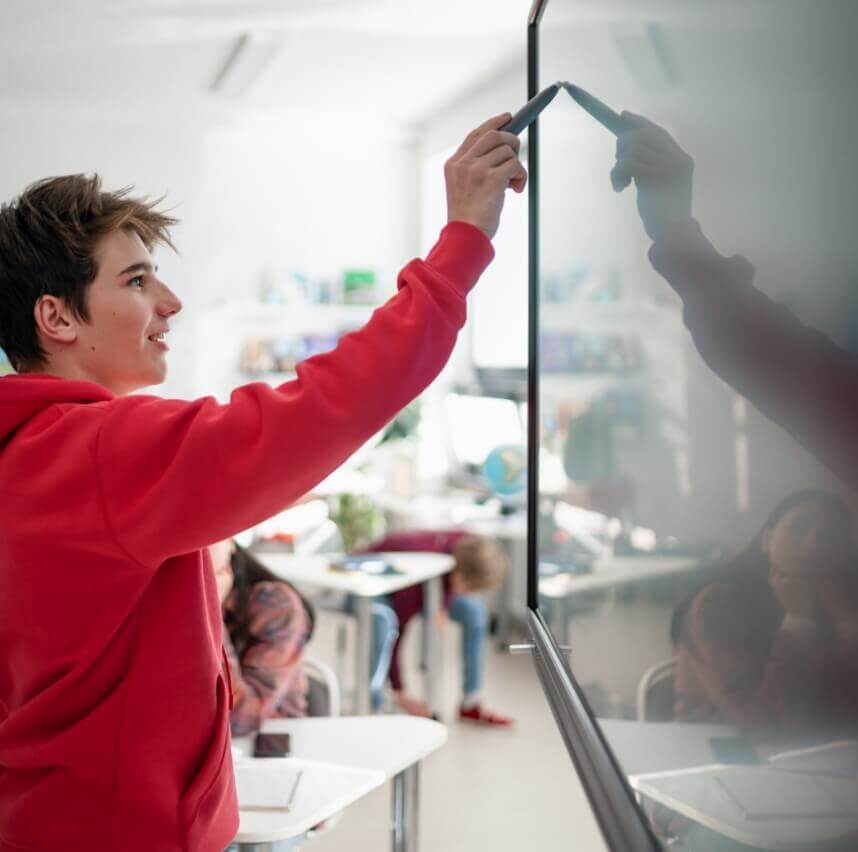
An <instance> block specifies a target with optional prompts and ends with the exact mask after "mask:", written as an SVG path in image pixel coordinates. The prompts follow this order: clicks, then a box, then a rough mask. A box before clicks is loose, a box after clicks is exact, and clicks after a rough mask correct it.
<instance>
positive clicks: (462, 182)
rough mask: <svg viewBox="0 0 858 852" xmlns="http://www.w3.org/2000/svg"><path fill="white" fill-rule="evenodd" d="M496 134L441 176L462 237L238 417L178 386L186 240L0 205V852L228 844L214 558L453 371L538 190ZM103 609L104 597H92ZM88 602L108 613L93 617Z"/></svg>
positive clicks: (162, 225) (231, 817)
mask: <svg viewBox="0 0 858 852" xmlns="http://www.w3.org/2000/svg"><path fill="white" fill-rule="evenodd" d="M508 119H509V115H508V114H506V115H501V116H497V117H495V118H493V119H490V120H489V121H487V122H485V123H484V124H483V125H481V126H480V127H479V128H477V129H476V130H475V131H473V132H472V133H471V134H470V135H469V136H468V137H467V138H466V139H465V141H464V142H463V144H462V146H461V147H460V148H459V150H458V151H457V152H456V153H455V154H454V155H453V157H452V158H451V159H450V160H449V161H448V163H447V164H446V166H445V179H446V185H447V203H448V219H449V222H448V225H447V226H446V228H445V229H444V231H443V232H442V234H441V237H440V239H439V241H438V243H437V244H436V246H435V247H434V248H433V249H432V251H431V252H430V253H429V255H428V257H427V258H426V260H425V261H419V260H415V261H412V262H411V263H409V264H408V265H407V266H406V267H405V269H403V271H402V273H401V274H400V278H399V292H398V293H397V295H396V296H394V297H393V298H392V299H391V300H390V301H389V302H388V303H387V304H386V305H384V306H383V307H381V308H379V309H378V310H377V311H376V312H375V313H374V314H373V316H372V318H371V319H370V321H369V322H368V323H367V325H366V326H365V327H364V328H363V329H361V330H360V331H358V332H356V333H354V334H350V335H347V336H346V337H344V338H343V340H342V341H341V342H340V344H339V346H338V347H337V348H336V349H335V350H334V351H333V352H330V353H328V354H325V355H322V356H318V357H316V358H312V359H309V360H308V361H306V362H304V363H303V364H302V365H300V366H299V368H298V371H297V372H298V377H297V378H296V379H295V380H294V381H292V382H289V383H287V384H284V385H282V386H280V387H279V388H276V389H275V388H270V387H268V386H267V385H264V384H261V383H257V384H251V385H247V386H244V387H240V388H238V389H236V390H235V391H234V392H233V394H232V397H231V400H230V403H229V404H228V405H220V404H218V403H217V402H216V401H215V400H214V399H212V398H205V399H199V400H195V401H190V402H189V401H185V400H168V399H161V398H158V397H154V396H146V395H134V396H128V394H130V393H131V392H132V391H134V390H138V389H140V388H143V387H147V386H150V385H153V384H158V383H159V382H162V381H163V380H164V377H165V375H166V371H167V366H166V359H165V354H166V351H167V349H168V347H167V344H166V342H165V340H164V336H165V335H166V334H167V332H168V331H169V321H170V319H171V318H172V317H174V316H175V315H176V314H177V313H179V311H180V310H181V307H182V305H181V302H180V301H179V299H178V298H177V297H176V296H175V294H174V293H173V292H172V291H171V290H170V289H169V287H168V286H167V285H166V284H165V283H164V282H163V281H161V280H160V279H159V278H158V276H157V267H155V266H154V264H153V261H152V256H151V254H150V252H151V251H152V250H153V249H154V247H155V245H156V244H158V243H164V242H166V243H168V244H169V227H170V226H171V225H172V224H173V220H171V219H169V218H168V217H166V216H164V215H163V214H161V213H159V212H157V211H156V210H154V209H153V205H152V204H149V203H145V202H143V201H139V200H136V199H134V198H132V197H130V196H129V195H128V194H127V192H126V191H122V192H117V193H109V192H104V191H102V190H101V187H100V183H99V180H98V178H97V177H92V178H87V177H84V176H80V175H77V176H70V177H63V178H54V179H50V180H45V181H41V182H40V183H37V184H34V185H33V186H31V187H29V188H28V189H27V190H26V191H25V192H24V194H23V195H22V196H21V197H20V198H18V199H17V200H16V201H14V202H12V203H10V204H7V205H5V206H4V207H2V208H0V347H2V348H3V349H4V350H5V352H6V354H7V356H8V358H9V360H10V362H11V363H12V365H13V367H14V368H15V370H16V372H17V373H18V375H12V376H6V377H4V378H3V379H0V494H2V500H0V587H2V589H3V593H2V595H0V647H2V648H3V653H2V655H0V852H13V850H20V849H22V848H23V849H62V850H64V851H65V852H75V851H76V850H84V849H86V850H105V852H106V851H107V850H112V851H114V850H117V849H122V850H123V852H152V850H158V852H171V850H177V852H178V850H183V852H192V851H193V852H197V851H198V852H211V850H218V849H223V848H225V847H226V846H227V845H228V844H229V842H230V841H231V839H232V838H233V836H234V834H235V832H236V829H237V827H238V808H237V803H236V796H235V787H234V781H233V771H232V761H231V755H230V739H229V712H230V707H231V704H232V699H231V688H230V683H229V667H228V665H227V663H226V660H225V655H224V653H223V646H222V643H221V636H222V633H221V610H220V602H219V600H218V593H217V588H216V584H215V579H214V576H213V573H212V569H211V560H210V558H209V556H208V553H207V551H206V550H205V548H207V546H208V545H210V544H211V543H213V542H216V541H220V540H223V539H225V538H229V537H230V536H232V535H234V534H235V533H236V532H239V531H240V530H243V529H247V528H249V527H251V526H253V525H255V524H257V523H259V522H260V521H262V520H263V519H265V518H267V517H270V516H272V515H274V514H276V513H277V512H280V511H282V510H283V509H284V508H285V507H286V506H288V505H289V504H290V503H291V502H292V501H294V500H295V499H297V498H298V497H300V496H301V495H302V494H304V493H305V492H307V491H308V490H309V489H311V488H312V487H313V486H314V485H315V484H316V483H318V482H319V481H320V480H321V479H322V478H324V477H325V476H326V475H327V474H328V473H330V472H331V471H333V470H334V469H335V468H336V467H338V466H339V465H340V464H341V463H342V462H343V461H344V460H345V459H346V458H348V456H349V455H351V453H353V452H354V451H355V450H356V449H357V448H358V447H359V446H360V445H361V444H362V443H363V442H364V441H365V440H366V439H368V438H369V437H370V436H371V435H372V434H374V433H375V432H376V431H377V430H378V429H379V428H381V426H383V425H384V423H386V422H387V421H388V420H390V419H391V417H393V415H394V414H396V412H397V411H398V410H399V409H400V408H402V407H403V406H404V405H405V404H407V403H408V402H409V401H410V400H411V399H413V398H414V397H415V396H416V395H417V394H418V393H420V392H421V391H422V390H423V388H424V387H425V386H426V385H427V384H428V383H429V382H430V381H431V380H432V379H433V378H434V377H435V376H436V375H437V373H438V372H439V371H440V369H441V368H442V367H443V365H444V363H445V362H446V360H447V358H448V356H449V354H450V351H451V349H452V347H453V344H454V342H455V338H456V333H457V331H458V329H459V328H460V327H461V326H462V324H463V322H464V319H465V296H466V294H467V292H468V291H469V290H470V288H471V287H472V286H473V285H474V283H475V282H476V280H477V278H478V277H479V275H480V274H481V272H482V271H483V269H484V268H485V266H486V265H487V264H488V263H489V261H490V259H491V257H492V248H491V244H490V242H489V240H490V238H491V237H492V236H493V235H494V233H495V231H496V230H497V225H498V219H499V216H500V211H501V209H502V206H503V198H504V193H505V191H506V189H507V188H510V187H511V188H512V189H514V190H516V191H519V192H521V191H522V190H523V189H524V185H525V181H526V175H525V172H524V169H523V167H522V165H521V163H520V162H519V160H518V156H517V152H518V140H517V139H516V138H515V137H514V136H512V135H511V134H508V133H502V132H500V131H499V128H500V127H501V126H502V125H503V124H504V122H505V121H507V120H508ZM93 590H96V591H95V593H93ZM96 601H97V603H96Z"/></svg>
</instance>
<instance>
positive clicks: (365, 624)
mask: <svg viewBox="0 0 858 852" xmlns="http://www.w3.org/2000/svg"><path fill="white" fill-rule="evenodd" d="M355 613H356V614H357V641H356V642H355V646H356V648H355V653H356V654H357V658H356V659H355V678H356V680H357V682H356V684H355V696H356V699H355V703H356V708H355V709H356V711H357V714H358V715H359V716H368V715H369V714H370V713H371V712H372V700H371V697H370V693H369V681H370V677H371V674H370V670H369V662H370V660H369V658H370V655H371V653H372V651H371V643H372V598H366V597H358V598H357V599H356V602H355Z"/></svg>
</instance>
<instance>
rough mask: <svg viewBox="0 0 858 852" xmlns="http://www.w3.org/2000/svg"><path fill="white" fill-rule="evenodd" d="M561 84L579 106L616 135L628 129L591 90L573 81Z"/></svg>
mask: <svg viewBox="0 0 858 852" xmlns="http://www.w3.org/2000/svg"><path fill="white" fill-rule="evenodd" d="M560 85H561V86H563V88H564V89H566V91H567V92H569V94H570V95H571V96H572V99H573V100H574V101H576V103H578V104H579V106H581V107H583V108H584V109H585V110H586V111H587V112H589V113H590V115H592V116H593V118H595V119H596V121H598V122H599V124H601V125H603V126H604V127H607V128H608V130H610V131H611V133H613V134H614V136H617V135H618V134H620V133H622V132H623V131H624V130H626V129H627V127H628V125H627V124H626V122H625V121H624V120H623V119H622V118H621V117H620V116H619V115H618V114H617V113H615V112H614V111H613V110H612V109H611V108H610V107H609V106H608V105H607V104H603V103H602V102H601V101H600V100H599V99H598V98H594V97H593V96H592V95H591V94H590V93H589V92H585V91H584V90H583V89H582V88H581V87H580V86H573V85H572V83H561V84H560Z"/></svg>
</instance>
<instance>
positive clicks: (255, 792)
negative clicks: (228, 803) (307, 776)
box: [235, 757, 304, 810]
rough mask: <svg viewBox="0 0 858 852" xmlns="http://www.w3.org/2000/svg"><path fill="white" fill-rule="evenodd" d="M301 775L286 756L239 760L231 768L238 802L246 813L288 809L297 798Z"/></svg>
mask: <svg viewBox="0 0 858 852" xmlns="http://www.w3.org/2000/svg"><path fill="white" fill-rule="evenodd" d="M303 774H304V772H303V770H302V769H301V768H299V767H297V766H296V767H294V768H292V767H290V766H289V758H288V757H285V758H284V757H272V758H266V759H265V760H254V761H242V762H241V763H238V764H236V766H235V786H236V791H237V793H238V801H239V802H240V803H241V807H242V808H244V809H246V810H253V809H257V808H258V809H265V810H268V809H278V810H290V809H292V808H294V807H295V805H296V803H297V802H298V801H299V800H300V798H301V782H302V780H303Z"/></svg>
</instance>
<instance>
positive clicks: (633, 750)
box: [599, 719, 736, 775]
mask: <svg viewBox="0 0 858 852" xmlns="http://www.w3.org/2000/svg"><path fill="white" fill-rule="evenodd" d="M599 727H600V728H601V729H602V733H603V734H604V735H605V738H606V739H607V740H608V744H609V745H610V746H611V750H612V751H613V752H614V754H615V755H616V756H617V760H618V761H619V762H620V766H621V767H622V769H623V772H625V773H626V775H640V774H642V773H644V772H663V771H666V770H669V769H690V768H691V767H693V766H705V765H707V764H709V763H712V761H713V760H714V759H715V758H714V755H713V754H712V749H711V747H710V746H709V740H710V739H711V738H712V737H735V736H736V731H735V729H733V728H731V727H730V726H729V725H693V724H690V723H688V722H631V721H626V720H622V719H599Z"/></svg>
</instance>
